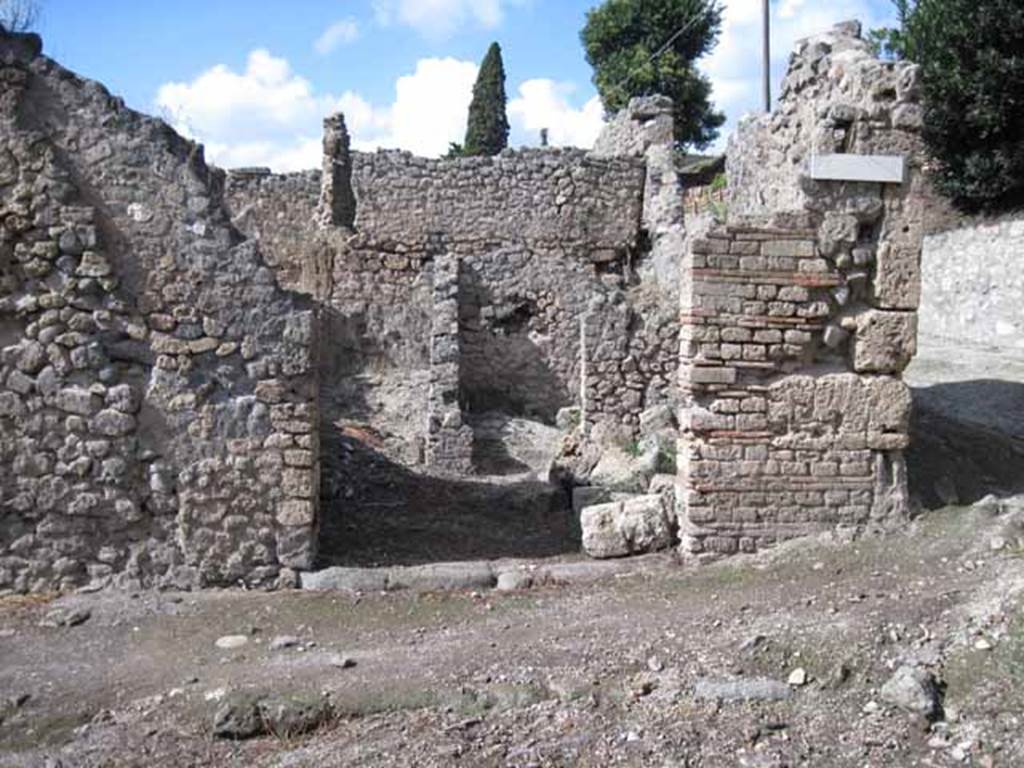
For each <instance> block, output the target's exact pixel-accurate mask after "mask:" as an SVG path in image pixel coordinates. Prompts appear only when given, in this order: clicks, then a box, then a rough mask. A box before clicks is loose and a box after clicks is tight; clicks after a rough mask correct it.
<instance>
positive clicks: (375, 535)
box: [319, 430, 580, 567]
mask: <svg viewBox="0 0 1024 768" xmlns="http://www.w3.org/2000/svg"><path fill="white" fill-rule="evenodd" d="M322 438H323V456H324V472H325V476H330V477H334V478H338V479H339V481H340V482H336V483H324V485H323V495H322V497H321V521H322V522H321V531H320V563H319V565H320V566H322V567H327V566H332V565H341V566H359V567H367V566H390V565H419V564H423V563H431V562H449V561H460V560H494V559H500V558H504V557H516V558H541V557H552V556H555V555H563V554H568V553H572V552H578V551H579V549H580V534H579V531H578V527H577V525H576V521H575V518H574V516H573V514H572V509H571V505H570V503H569V498H568V495H567V493H566V492H565V490H564V489H563V488H561V487H559V486H557V485H555V484H552V483H549V482H544V481H541V480H538V479H536V476H534V475H530V474H529V473H523V474H513V475H509V474H504V475H502V474H498V475H492V476H487V477H481V478H480V479H473V478H459V479H453V478H448V477H440V476H436V475H430V474H425V473H423V472H422V471H421V470H414V469H412V468H410V467H407V466H404V465H402V464H399V463H397V462H395V461H394V460H392V459H390V458H388V457H387V456H386V455H385V454H384V453H383V452H381V451H380V450H377V449H375V448H374V447H373V446H371V445H369V444H368V443H367V442H364V441H362V440H360V439H358V438H356V437H353V436H351V435H348V434H346V433H345V432H344V431H340V430H328V431H326V432H325V434H323V436H322ZM510 461H511V460H510ZM504 469H505V471H507V470H508V467H507V465H506V466H505V467H504Z"/></svg>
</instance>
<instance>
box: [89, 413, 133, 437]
mask: <svg viewBox="0 0 1024 768" xmlns="http://www.w3.org/2000/svg"><path fill="white" fill-rule="evenodd" d="M92 429H93V430H94V431H95V432H97V433H98V434H101V435H106V436H107V437H121V436H123V435H128V434H130V433H132V432H134V431H135V417H134V416H129V415H128V414H126V413H121V412H119V411H115V410H113V409H110V408H108V409H106V410H103V411H100V412H99V413H97V414H96V416H94V417H93V419H92Z"/></svg>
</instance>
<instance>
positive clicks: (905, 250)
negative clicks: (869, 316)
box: [872, 243, 921, 309]
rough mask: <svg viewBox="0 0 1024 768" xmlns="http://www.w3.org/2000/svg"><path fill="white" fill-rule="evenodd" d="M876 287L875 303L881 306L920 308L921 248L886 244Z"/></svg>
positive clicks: (877, 270)
mask: <svg viewBox="0 0 1024 768" xmlns="http://www.w3.org/2000/svg"><path fill="white" fill-rule="evenodd" d="M877 259H878V266H877V269H876V273H875V280H874V284H873V286H872V296H873V299H874V304H875V306H877V307H879V308H881V309H917V307H918V305H919V304H920V303H921V251H920V250H919V249H916V248H911V247H908V246H898V245H893V244H890V243H882V244H881V245H880V246H879V248H878V253H877Z"/></svg>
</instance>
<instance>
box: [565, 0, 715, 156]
mask: <svg viewBox="0 0 1024 768" xmlns="http://www.w3.org/2000/svg"><path fill="white" fill-rule="evenodd" d="M721 26H722V6H721V4H720V3H719V0H606V1H605V2H604V3H603V4H602V5H600V6H598V7H597V8H594V9H592V10H591V11H589V12H588V13H587V23H586V26H585V27H584V28H583V31H582V32H581V33H580V37H581V39H582V42H583V47H584V49H585V50H586V55H587V62H588V63H589V64H590V65H591V66H592V67H593V68H594V85H595V86H597V91H598V93H599V94H600V95H601V101H602V102H603V103H604V107H605V109H606V110H607V111H608V112H616V111H618V110H620V109H622V108H623V107H625V106H626V105H627V104H628V103H629V100H630V99H631V98H633V97H634V96H652V95H654V94H663V95H665V96H668V97H669V98H671V99H672V101H673V103H674V104H675V121H676V123H675V131H676V141H677V142H678V143H679V144H680V145H681V146H683V145H689V146H693V147H696V148H698V149H700V148H703V147H706V146H707V145H708V144H710V143H711V142H712V141H714V140H715V138H717V136H718V129H719V128H720V127H721V125H722V123H724V122H725V116H724V115H723V114H722V113H721V112H716V111H715V110H714V108H713V106H712V104H711V82H710V80H708V78H707V77H706V76H705V75H703V74H702V73H701V72H700V71H699V70H698V69H697V67H696V61H697V59H699V58H700V57H701V56H703V55H704V54H706V53H708V52H709V51H711V49H712V48H714V46H715V44H716V43H717V42H718V35H719V33H720V31H721Z"/></svg>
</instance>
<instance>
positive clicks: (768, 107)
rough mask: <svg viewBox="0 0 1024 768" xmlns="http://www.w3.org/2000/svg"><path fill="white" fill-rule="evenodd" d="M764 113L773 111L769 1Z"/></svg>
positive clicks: (767, 8)
mask: <svg viewBox="0 0 1024 768" xmlns="http://www.w3.org/2000/svg"><path fill="white" fill-rule="evenodd" d="M763 7H764V45H763V48H764V61H763V62H762V64H763V67H764V111H765V112H771V111H772V40H771V36H772V25H771V9H770V7H769V2H768V0H764V6H763Z"/></svg>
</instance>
